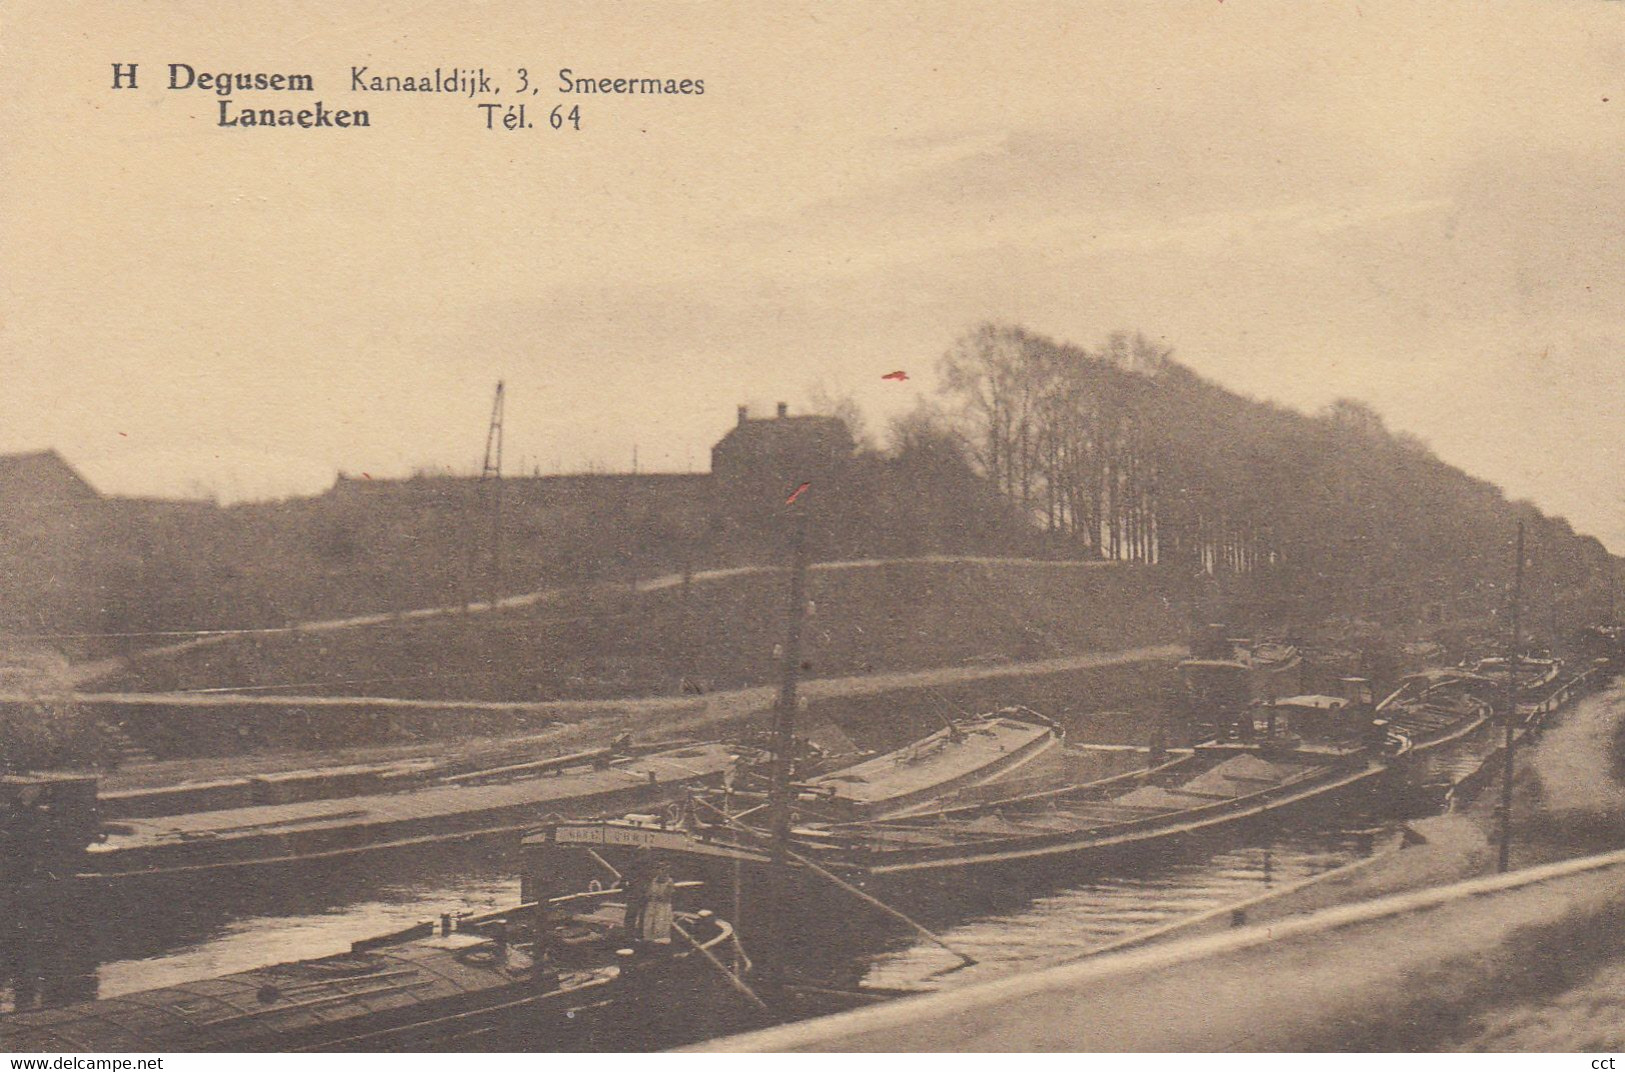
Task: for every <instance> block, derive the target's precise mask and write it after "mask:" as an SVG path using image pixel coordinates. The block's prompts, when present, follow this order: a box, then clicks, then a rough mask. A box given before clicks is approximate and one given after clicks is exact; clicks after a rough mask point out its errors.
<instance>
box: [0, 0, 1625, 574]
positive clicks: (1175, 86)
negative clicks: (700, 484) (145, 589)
mask: <svg viewBox="0 0 1625 1072" xmlns="http://www.w3.org/2000/svg"><path fill="white" fill-rule="evenodd" d="M266 6H270V5H266ZM389 8H396V9H399V10H394V11H391V10H389ZM334 9H342V10H343V12H345V13H344V14H335V13H334ZM0 49H3V52H0V59H3V64H4V82H5V87H6V89H5V94H4V100H3V104H0V109H3V115H4V126H3V129H0V152H3V153H4V165H5V169H6V170H5V197H4V199H3V208H0V211H3V212H4V242H3V245H0V295H3V303H4V304H3V310H0V312H3V316H4V321H3V323H4V339H3V349H0V382H3V385H4V390H0V452H9V451H16V450H28V449H39V448H43V447H55V448H56V449H58V450H59V451H60V452H61V453H62V454H63V455H65V456H66V457H67V458H68V459H69V460H70V461H72V462H73V463H74V464H75V465H77V466H79V467H80V468H81V470H82V471H83V472H84V473H85V474H86V475H87V476H89V477H90V479H91V480H92V481H93V482H94V483H96V484H97V485H98V486H99V487H101V488H102V489H103V490H105V491H108V492H114V493H127V494H175V495H179V494H189V493H196V492H200V491H203V492H209V493H214V494H218V495H219V496H221V497H222V498H224V499H237V498H244V497H264V496H272V495H280V494H289V493H308V492H313V491H318V490H320V489H321V488H323V487H325V486H327V485H328V484H330V483H331V481H332V479H333V476H334V473H335V472H336V471H337V470H340V469H344V470H347V471H349V472H352V473H358V472H363V471H365V472H369V473H371V474H373V475H375V476H395V475H404V474H406V473H409V472H410V471H412V470H413V469H414V468H416V467H419V466H436V465H450V466H453V467H457V468H461V469H467V468H470V467H474V468H477V466H478V464H479V456H480V451H481V448H482V446H483V442H484V434H485V420H486V416H487V412H488V408H489V405H490V394H491V390H492V387H493V386H494V383H495V381H496V380H497V378H498V377H504V378H505V379H506V380H507V383H508V388H509V398H508V410H507V436H508V438H507V453H508V460H509V469H510V471H512V470H514V469H516V468H518V467H519V466H521V465H522V466H524V468H526V469H527V470H528V469H529V468H530V467H531V466H533V465H540V466H541V467H542V468H543V469H544V470H548V471H552V470H555V469H557V468H560V467H562V468H564V469H580V468H583V467H586V466H589V465H595V466H598V467H601V468H610V469H616V468H625V467H628V466H629V465H630V461H631V455H632V450H633V446H634V444H636V446H637V449H638V453H639V457H640V461H641V464H642V467H643V468H645V469H684V468H688V467H690V466H692V467H696V468H701V469H703V468H705V467H706V466H707V465H708V464H709V447H710V444H711V443H712V442H713V441H714V440H715V439H716V438H717V437H718V436H719V435H720V434H721V433H722V432H723V431H725V430H726V428H727V427H728V425H729V424H731V423H732V421H733V419H734V406H735V404H736V403H739V402H750V403H752V404H754V405H756V406H759V407H764V408H765V407H769V406H771V405H772V403H773V402H774V401H777V400H780V399H785V400H788V401H790V402H791V403H792V404H798V403H799V402H801V401H802V400H803V399H804V398H805V397H806V395H807V394H808V391H809V389H810V388H812V387H814V386H815V385H819V384H822V385H824V386H825V387H826V388H827V389H828V390H830V391H833V392H837V393H839V392H850V393H851V394H853V395H854V396H855V397H856V398H857V400H858V401H859V402H860V403H861V404H862V405H863V406H864V407H866V408H867V409H868V410H870V412H871V414H872V417H873V420H874V423H876V424H877V425H878V424H881V423H883V421H884V418H885V415H886V414H887V413H890V412H895V411H897V410H900V409H903V408H906V407H907V406H909V405H911V404H912V403H913V401H914V400H915V398H916V397H918V396H919V395H920V394H930V393H931V392H932V391H933V390H934V382H933V377H932V370H933V367H934V365H935V363H936V359H937V356H938V355H939V354H940V353H941V352H942V351H943V350H944V349H945V348H946V347H947V346H948V345H949V344H950V343H951V342H952V340H953V339H954V337H955V336H956V335H957V334H959V333H960V332H962V331H963V330H965V329H966V328H967V327H969V326H971V325H972V324H974V323H976V322H977V321H980V320H984V319H988V318H997V319H1003V320H1012V321H1016V322H1019V323H1021V324H1024V325H1026V326H1028V327H1029V328H1031V329H1033V330H1036V331H1040V332H1044V333H1047V334H1051V335H1054V336H1057V337H1059V338H1062V339H1067V340H1071V341H1074V342H1078V343H1084V344H1094V343H1096V342H1098V341H1099V340H1100V339H1101V338H1103V337H1104V336H1105V335H1106V334H1107V333H1108V332H1110V331H1112V330H1114V329H1119V328H1122V329H1130V330H1141V331H1144V332H1146V333H1147V334H1150V335H1153V336H1157V337H1159V338H1162V339H1164V340H1165V341H1166V342H1167V343H1168V344H1169V345H1171V346H1172V347H1173V348H1174V350H1175V352H1176V355H1177V356H1178V357H1179V358H1180V359H1182V360H1183V361H1185V362H1186V363H1187V364H1189V365H1190V366H1192V367H1193V368H1195V369H1196V370H1197V371H1199V372H1201V373H1202V374H1204V375H1206V376H1209V377H1211V378H1213V379H1215V380H1217V381H1219V382H1220V383H1223V384H1225V385H1226V386H1228V387H1231V388H1233V389H1235V390H1238V391H1241V392H1244V393H1247V394H1250V395H1253V396H1256V397H1260V398H1270V399H1274V400H1277V401H1279V402H1282V403H1285V404H1287V405H1290V406H1294V407H1297V408H1301V409H1305V410H1311V411H1312V410H1315V409H1318V408H1319V407H1320V406H1322V405H1324V404H1325V403H1326V402H1328V401H1330V400H1331V399H1332V398H1334V397H1337V396H1339V395H1351V396H1355V397H1358V398H1362V399H1365V400H1367V401H1369V402H1370V403H1372V404H1373V405H1375V406H1376V407H1377V408H1378V409H1379V410H1380V411H1381V412H1382V413H1383V414H1385V416H1386V417H1387V418H1388V420H1389V423H1390V424H1391V425H1392V426H1394V427H1396V428H1399V429H1403V430H1406V431H1409V432H1413V433H1415V434H1417V435H1419V436H1421V437H1422V438H1424V439H1425V440H1427V441H1428V442H1429V443H1430V444H1432V445H1433V447H1434V449H1435V450H1436V451H1437V453H1439V454H1440V455H1441V456H1442V457H1444V458H1446V459H1447V460H1449V461H1451V462H1453V463H1455V464H1457V465H1459V466H1461V467H1462V468H1464V469H1466V470H1468V471H1469V472H1472V473H1474V474H1476V475H1479V476H1482V477H1484V478H1487V479H1490V480H1493V481H1496V482H1497V483H1500V484H1501V485H1502V486H1504V487H1505V488H1507V489H1508V491H1509V492H1510V493H1511V494H1513V495H1515V496H1519V497H1529V498H1532V499H1534V500H1535V501H1536V502H1538V503H1539V504H1540V505H1541V506H1542V507H1543V508H1545V509H1547V510H1549V511H1552V512H1556V513H1560V514H1563V515H1565V516H1567V517H1568V518H1570V520H1571V521H1572V522H1573V523H1574V525H1575V526H1576V527H1577V528H1579V529H1581V530H1582V531H1588V532H1591V533H1594V534H1596V535H1598V536H1599V537H1601V538H1602V539H1603V540H1604V541H1605V542H1606V543H1607V544H1609V546H1610V547H1611V548H1612V549H1613V550H1614V551H1616V552H1625V478H1622V476H1621V473H1622V472H1625V447H1622V444H1625V368H1622V356H1625V345H1622V344H1625V212H1622V211H1621V208H1622V206H1625V167H1622V166H1621V161H1622V160H1625V111H1622V109H1625V5H1621V4H1617V3H1616V4H1605V3H1589V2H1576V3H1559V2H1551V3H1543V4H1540V5H1532V6H1520V5H1516V4H1505V3H1497V4H1493V5H1492V4H1469V3H1458V4H1429V5H1418V4H1411V3H1395V4H1389V3H1382V2H1377V0H1358V2H1355V3H1338V4H1299V3H1292V4H1279V5H1277V4H1269V5H1260V4H1256V3H1251V2H1248V0H1224V2H1219V0H1207V2H1199V3H1189V4H1144V3H1139V2H1136V3H1131V4H1124V5H1120V6H1119V5H1105V4H1098V5H1083V4H1066V5H1061V4H1053V5H1052V4H1027V5H1019V4H1018V5H1012V4H997V5H992V4H990V5H986V6H981V7H975V6H969V5H955V4H948V3H931V4H927V3H917V4H889V5H884V4H883V5H876V4H872V3H863V4H836V5H818V6H813V7H799V8H797V7H791V6H789V5H784V4H776V3H775V4H771V5H770V4H734V5H726V6H723V5H717V6H700V5H678V4H672V3H663V4H658V5H635V4H633V5H616V6H614V7H611V6H609V5H599V4H591V5H589V4H560V3H533V2H525V3H515V4H511V5H508V4H500V5H499V4H489V5H485V4H465V5H462V6H461V7H460V8H458V9H457V10H456V12H455V14H453V8H452V5H423V6H420V7H417V8H412V9H404V8H403V7H402V5H398V4H396V5H388V6H385V5H378V6H377V7H376V8H375V9H373V10H372V11H371V12H370V13H368V9H367V6H366V5H363V4H359V3H344V4H339V3H324V4H320V5H317V4H311V5H309V6H308V7H301V6H299V5H296V4H279V5H276V10H275V11H274V12H270V11H265V10H261V9H260V7H258V6H248V7H245V6H243V5H230V6H223V5H217V4H212V3H198V4H182V3H165V4H150V5H146V6H140V5H132V4H97V3H80V4H76V5H73V6H72V8H71V10H70V9H69V8H68V7H67V6H66V5H58V4H44V3H14V4H11V5H8V17H7V20H6V26H5V34H4V38H3V42H0ZM115 61H119V62H132V61H133V62H139V63H140V64H141V65H142V66H141V76H142V84H141V87H140V89H139V90H136V91H117V92H115V91H112V90H111V89H110V88H109V87H110V84H111V67H110V64H111V63H113V62H115ZM171 62H186V63H190V64H193V65H194V66H195V67H197V68H198V69H199V70H208V71H266V72H278V71H284V72H290V73H291V72H308V73H310V74H312V75H313V76H314V78H315V82H316V89H317V92H316V94H315V95H314V96H315V98H319V99H321V100H322V101H323V102H324V104H325V105H326V106H328V107H329V108H336V107H348V108H355V107H365V108H367V109H369V111H370V113H371V120H372V127H371V128H370V129H368V130H365V131H301V130H263V131H245V130H226V129H220V128H218V127H216V126H215V125H214V124H215V116H216V115H217V111H218V104H217V100H218V98H216V97H214V96H213V95H211V94H208V93H203V92H198V91H196V90H191V91H186V92H181V91H168V90H166V89H164V88H163V86H164V84H165V66H166V65H167V64H168V63H171ZM352 64H355V65H362V64H365V65H369V66H370V67H371V68H372V73H380V74H391V73H395V74H417V73H425V72H428V71H431V70H432V69H433V68H434V67H435V66H437V65H438V66H441V67H447V66H452V65H474V66H478V65H484V66H485V67H486V68H487V70H488V72H490V73H491V74H492V75H493V78H494V80H495V82H496V84H497V85H499V86H501V87H502V88H503V89H504V93H505V94H506V96H507V99H509V100H512V99H514V98H513V96H512V94H513V91H514V90H515V89H517V85H518V81H517V76H516V75H515V74H514V69H515V68H518V67H525V68H527V69H528V70H529V71H530V73H531V77H532V79H533V80H534V81H535V82H537V83H538V84H540V85H541V86H543V92H542V94H540V95H538V96H536V97H533V98H530V101H531V109H533V110H532V111H531V114H530V118H531V119H532V120H533V121H538V122H541V121H544V120H545V109H546V108H549V107H551V106H552V105H553V104H554V103H560V102H562V103H566V104H573V103H577V101H576V99H575V98H572V97H564V96H561V95H558V94H556V93H554V91H553V87H554V86H555V85H556V84H557V82H556V72H557V70H558V69H559V68H561V67H569V68H572V69H573V70H574V71H575V72H576V73H577V74H578V75H594V76H596V75H603V76H606V77H626V76H646V77H662V78H668V77H669V78H675V79H682V78H702V79H704V81H705V85H706V92H705V94H704V95H703V96H700V97H692V96H691V97H658V98H646V97H620V98H589V99H585V100H583V101H580V102H579V103H581V110H582V124H581V125H582V129H581V130H580V131H579V132H574V131H560V132H555V131H552V130H550V129H547V128H546V126H545V125H541V126H539V127H538V128H537V129H533V130H530V131H526V132H523V133H517V134H511V133H505V132H489V131H486V130H484V129H483V126H484V120H483V118H482V113H480V112H479V111H478V109H477V108H476V107H475V104H474V102H471V101H469V100H467V99H462V98H457V97H452V96H441V97H432V96H426V97H419V96H406V95H392V96H385V95H380V96H373V97H367V98H362V97H360V95H357V94H352V93H351V92H349V90H348V84H349V68H350V66H351V65H352ZM284 98H292V99H291V100H289V99H284ZM312 99H313V98H311V97H303V98H300V97H299V96H297V95H292V94H271V93H264V94H252V95H250V94H239V95H237V97H235V98H234V100H235V101H236V102H237V103H242V104H254V105H258V106H273V105H274V106H289V105H291V106H309V104H310V102H311V100H312ZM491 99H501V98H491ZM538 106H539V107H538ZM897 368H901V369H905V370H907V371H908V372H909V373H910V376H911V378H910V379H909V380H908V382H907V383H903V384H899V383H896V382H891V381H882V380H881V379H880V376H881V375H882V374H883V373H886V372H890V371H892V370H893V369H897Z"/></svg>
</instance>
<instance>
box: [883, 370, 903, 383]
mask: <svg viewBox="0 0 1625 1072" xmlns="http://www.w3.org/2000/svg"><path fill="white" fill-rule="evenodd" d="M880 378H881V379H883V380H896V381H897V382H898V383H902V382H903V381H904V380H906V379H908V373H906V372H904V371H903V370H902V369H898V370H897V371H896V372H888V373H886V374H885V375H884V376H882V377H880Z"/></svg>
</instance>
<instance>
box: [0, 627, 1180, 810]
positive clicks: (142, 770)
mask: <svg viewBox="0 0 1625 1072" xmlns="http://www.w3.org/2000/svg"><path fill="white" fill-rule="evenodd" d="M1185 650H1186V649H1185V648H1184V646H1183V645H1179V644H1161V645H1155V646H1150V647H1143V648H1131V649H1128V650H1126V651H1115V652H1094V653H1090V654H1087V655H1074V656H1069V657H1066V658H1060V659H1043V660H1037V661H1033V662H1020V663H1005V664H1000V665H996V666H947V667H938V668H935V669H930V670H909V671H899V672H895V673H884V674H866V675H858V676H852V677H836V678H811V679H809V680H806V681H803V682H802V684H801V693H802V695H804V696H806V697H808V698H809V699H825V698H832V697H834V698H838V697H847V696H869V695H875V694H878V693H885V692H892V691H897V690H904V689H920V688H941V687H945V686H951V685H958V684H965V683H969V682H976V681H996V680H1000V679H1007V678H1021V677H1032V676H1042V675H1046V674H1062V673H1068V672H1071V671H1076V670H1087V669H1095V668H1101V667H1112V666H1132V665H1136V664H1141V663H1151V662H1169V661H1172V660H1175V659H1179V658H1182V657H1183V656H1184V655H1185ZM777 697H778V689H777V687H776V686H771V685H758V686H753V687H749V688H739V689H727V690H720V691H717V692H713V693H711V694H709V695H707V696H703V697H695V696H650V697H644V698H639V699H626V700H548V701H536V702H531V703H501V702H496V701H484V700H454V701H435V700H403V699H400V698H397V697H353V696H260V695H252V696H242V695H233V694H231V693H197V692H182V693H80V694H79V695H78V697H77V698H78V700H79V702H80V703H83V704H88V705H92V706H94V705H97V704H110V705H126V706H129V705H136V706H159V707H163V706H174V707H190V708H206V707H219V708H234V709H241V708H243V707H258V708H264V709H281V710H288V711H293V710H301V711H311V710H320V709H322V708H330V709H349V708H354V707H358V706H359V707H368V708H375V709H380V710H382V709H398V710H469V711H510V712H524V713H526V714H541V715H547V716H550V717H551V718H553V719H554V720H555V721H556V722H557V723H558V725H557V727H556V728H554V729H553V730H549V731H547V732H546V733H543V734H541V735H534V734H528V735H518V734H516V735H515V736H514V737H513V738H488V739H481V740H477V741H471V742H470V741H456V742H453V741H444V740H442V741H427V742H421V743H414V744H410V745H384V746H377V747H368V748H354V749H344V750H341V751H327V752H289V753H276V754H270V753H262V754H255V755H245V756H222V757H209V758H203V759H186V760H168V761H164V762H162V763H158V764H152V765H150V766H147V765H143V766H139V767H132V768H129V769H128V770H127V771H122V772H116V773H115V774H114V775H111V776H110V779H112V780H116V781H117V782H118V783H119V785H120V787H121V788H130V787H134V786H136V785H140V786H143V787H145V786H151V785H163V784H175V783H177V782H181V781H197V780H203V779H207V778H225V777H234V776H237V775H239V774H244V773H253V774H263V773H268V772H271V771H278V770H305V769H314V768H319V767H326V766H348V765H351V764H355V763H380V762H389V761H393V760H408V759H413V758H420V757H423V756H435V757H437V758H444V757H446V756H448V755H453V754H458V753H460V752H461V751H462V750H465V749H468V748H472V747H493V748H494V747H502V746H506V745H511V744H512V743H513V742H514V741H516V740H521V739H523V740H534V741H535V742H536V747H538V748H539V749H545V750H546V751H548V752H552V751H555V750H564V749H569V748H574V747H578V746H582V745H589V744H603V743H604V742H605V741H607V740H608V739H609V738H610V737H612V736H614V735H615V734H618V733H621V732H631V733H633V734H634V735H635V737H636V738H637V739H638V740H642V741H648V740H656V739H664V738H670V737H678V736H704V735H707V734H709V733H714V732H716V731H718V730H719V729H721V728H723V727H726V726H729V725H731V724H736V723H737V722H739V721H740V720H743V719H745V718H747V717H749V716H750V715H752V714H754V713H757V712H761V711H766V710H768V709H769V708H771V707H772V705H773V703H774V702H775V700H776V699H777ZM5 699H6V697H3V696H0V701H3V700H5ZM149 772H150V773H149ZM165 778H167V779H169V780H168V781H164V780H163V779H165Z"/></svg>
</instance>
